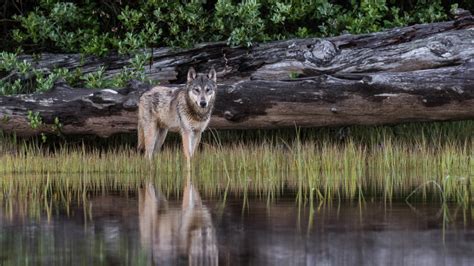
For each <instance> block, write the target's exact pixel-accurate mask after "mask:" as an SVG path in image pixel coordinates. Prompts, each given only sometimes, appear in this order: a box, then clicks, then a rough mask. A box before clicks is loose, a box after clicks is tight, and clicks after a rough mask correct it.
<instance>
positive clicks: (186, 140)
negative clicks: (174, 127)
mask: <svg viewBox="0 0 474 266" xmlns="http://www.w3.org/2000/svg"><path fill="white" fill-rule="evenodd" d="M193 135H194V134H193V132H192V131H191V130H181V139H182V141H183V151H184V157H186V161H187V162H188V163H189V162H190V161H191V156H192V148H193V147H192V143H193Z"/></svg>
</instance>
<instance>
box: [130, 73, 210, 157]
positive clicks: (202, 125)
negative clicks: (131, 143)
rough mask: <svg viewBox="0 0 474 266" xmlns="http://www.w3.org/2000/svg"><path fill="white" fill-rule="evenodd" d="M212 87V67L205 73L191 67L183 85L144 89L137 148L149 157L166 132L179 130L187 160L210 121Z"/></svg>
mask: <svg viewBox="0 0 474 266" xmlns="http://www.w3.org/2000/svg"><path fill="white" fill-rule="evenodd" d="M216 89H217V76H216V71H215V70H214V69H211V70H210V71H209V73H208V74H207V75H206V74H197V73H196V71H195V70H194V68H192V67H191V68H190V69H189V70H188V75H187V82H186V86H185V87H184V88H176V87H175V88H171V87H162V86H157V87H154V88H152V89H150V90H149V91H147V92H145V93H144V94H143V95H142V96H141V97H140V102H139V105H138V149H139V150H144V151H145V156H146V157H147V158H148V159H150V160H151V159H152V158H153V154H154V152H155V151H157V150H159V149H161V147H162V145H163V142H164V141H165V138H166V134H167V133H168V131H172V132H179V133H180V134H181V138H182V142H183V150H184V155H185V157H186V159H187V161H188V162H189V161H190V159H191V157H192V155H193V153H194V151H195V150H196V148H197V147H198V145H199V142H200V141H201V134H202V132H203V131H204V130H205V129H206V127H207V125H208V124H209V121H210V120H211V114H212V110H213V108H214V102H215V99H216Z"/></svg>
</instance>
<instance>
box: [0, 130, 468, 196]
mask: <svg viewBox="0 0 474 266" xmlns="http://www.w3.org/2000/svg"><path fill="white" fill-rule="evenodd" d="M473 129H474V123H473V122H470V121H468V122H453V123H434V124H411V125H400V126H394V127H386V126H385V127H381V126H377V127H351V128H347V129H343V130H342V131H345V133H343V134H342V133H341V129H296V130H295V129H290V130H276V131H233V132H230V131H221V132H216V131H209V132H208V134H207V135H206V136H204V138H203V142H204V143H203V147H202V148H201V150H200V151H199V152H198V154H197V156H196V157H195V159H194V161H193V165H192V172H193V178H194V179H195V180H196V185H197V186H198V187H199V189H200V191H201V193H202V194H203V195H205V196H207V197H220V196H223V195H224V194H225V195H236V196H242V195H244V196H245V197H247V196H250V195H253V196H259V197H266V198H268V199H269V200H272V199H275V198H277V197H278V196H279V195H281V194H283V192H288V191H292V192H293V193H295V194H296V195H297V200H299V201H301V202H313V201H319V202H331V201H333V200H358V201H365V200H368V199H371V198H382V199H384V200H386V201H389V202H390V201H393V200H403V199H405V198H406V197H407V196H408V195H410V200H421V201H428V200H436V201H439V200H440V198H441V197H440V195H442V198H444V199H445V200H446V201H455V202H459V203H463V204H469V203H471V202H472V200H473V196H472V191H473V182H472V178H473V176H472V174H473V173H474V171H473V170H474V169H473V168H474V166H473V163H472V160H473V152H472V151H473V150H474V149H473V148H474V141H473V138H472V132H474V131H473ZM341 135H342V136H343V137H341ZM0 143H1V146H0V151H1V160H0V174H1V179H0V180H1V182H0V190H1V193H2V194H3V195H29V196H32V195H34V196H35V197H40V198H42V199H43V198H50V197H59V198H61V199H63V200H66V199H73V198H74V199H78V200H79V199H81V197H83V196H84V195H86V196H87V194H88V193H94V191H104V190H110V189H112V190H117V191H134V190H136V188H138V187H139V186H140V185H142V184H143V182H145V181H146V180H151V181H153V182H154V183H155V185H156V186H158V187H159V188H160V189H162V190H163V191H165V192H166V194H167V195H178V196H179V194H180V191H181V188H182V185H183V183H182V182H183V179H184V177H183V175H184V174H183V173H184V169H186V168H185V165H184V164H185V162H184V160H183V159H182V151H181V148H180V144H179V139H178V138H175V140H171V141H170V142H169V143H167V146H166V147H165V148H164V149H163V151H162V152H161V153H160V154H159V155H157V156H156V157H155V159H154V160H153V161H152V163H150V162H148V160H144V159H143V156H142V155H141V154H139V153H137V152H136V149H135V143H133V141H130V140H128V139H127V137H123V136H122V137H119V138H118V140H117V139H116V140H113V139H112V140H109V143H108V144H107V143H106V142H104V145H97V144H96V145H91V144H90V143H87V142H85V141H82V142H77V143H74V142H69V143H60V144H58V143H55V144H48V143H42V142H41V141H37V140H36V141H35V140H32V141H26V140H20V139H17V138H13V137H11V136H2V141H1V142H0ZM110 143H112V145H111V144H110ZM433 184H436V185H433ZM415 190H416V191H415ZM413 191H415V193H412V192H413ZM86 196H85V197H86ZM38 202H41V200H40V201H38Z"/></svg>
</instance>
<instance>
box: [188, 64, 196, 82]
mask: <svg viewBox="0 0 474 266" xmlns="http://www.w3.org/2000/svg"><path fill="white" fill-rule="evenodd" d="M195 78H196V70H194V67H190V68H189V70H188V82H191V81H193V80H194V79H195Z"/></svg>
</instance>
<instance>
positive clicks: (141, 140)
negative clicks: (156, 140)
mask: <svg viewBox="0 0 474 266" xmlns="http://www.w3.org/2000/svg"><path fill="white" fill-rule="evenodd" d="M137 136H138V145H137V150H138V151H139V152H140V151H143V150H145V133H144V132H143V126H142V122H141V121H138V126H137Z"/></svg>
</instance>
